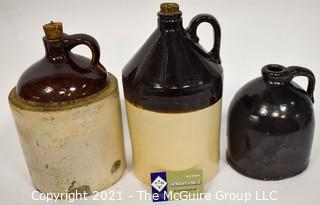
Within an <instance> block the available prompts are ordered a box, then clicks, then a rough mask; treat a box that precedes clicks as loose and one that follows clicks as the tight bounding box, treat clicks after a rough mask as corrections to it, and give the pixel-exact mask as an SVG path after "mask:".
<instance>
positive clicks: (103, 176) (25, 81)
mask: <svg viewBox="0 0 320 205" xmlns="http://www.w3.org/2000/svg"><path fill="white" fill-rule="evenodd" d="M44 31H45V34H46V35H45V37H44V38H43V42H44V46H45V50H46V55H45V57H43V58H42V59H41V60H39V61H38V62H36V63H35V64H33V65H32V66H31V67H29V68H28V69H27V70H26V71H25V72H24V73H23V74H22V76H21V77H20V79H19V81H18V83H17V86H16V87H15V88H13V89H12V90H11V92H10V94H9V102H10V107H11V110H12V114H13V116H14V119H15V123H16V127H17V130H18V134H19V137H20V143H21V147H22V149H23V153H24V156H25V159H26V162H27V165H28V168H29V172H30V175H31V178H32V182H33V185H34V186H35V188H36V189H37V190H39V191H41V192H45V193H56V194H60V195H57V196H59V198H64V196H66V195H64V194H70V193H75V192H77V193H80V194H81V193H83V194H91V193H93V192H94V191H100V190H102V189H105V188H106V187H108V186H110V185H112V184H114V183H115V182H116V181H117V180H118V179H119V178H120V177H121V175H122V173H123V171H124V169H125V165H126V162H125V158H124V146H123V134H122V121H121V113H120V103H119V94H118V85H117V80H116V78H115V77H114V76H113V75H112V74H111V73H107V72H106V70H105V68H104V67H103V66H102V65H101V64H100V63H99V58H100V50H99V45H98V43H97V41H96V40H95V39H94V38H93V37H91V36H89V35H86V34H75V35H67V34H65V33H63V31H62V24H61V23H58V22H51V23H49V24H47V25H45V26H44ZM80 44H84V45H87V46H88V47H89V48H90V49H91V51H92V59H91V60H89V59H87V58H85V57H82V56H79V55H76V54H73V53H72V52H71V49H72V48H73V47H75V46H77V45H80Z"/></svg>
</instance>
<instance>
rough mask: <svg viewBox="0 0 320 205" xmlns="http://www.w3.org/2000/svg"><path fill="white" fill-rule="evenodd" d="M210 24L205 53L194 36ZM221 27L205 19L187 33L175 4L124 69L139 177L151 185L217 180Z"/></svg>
mask: <svg viewBox="0 0 320 205" xmlns="http://www.w3.org/2000/svg"><path fill="white" fill-rule="evenodd" d="M202 22H207V23H209V24H211V26H212V27H213V30H214V46H213V48H212V49H211V50H210V51H209V52H206V51H205V50H204V49H202V48H201V46H200V45H199V43H198V41H199V39H198V37H197V35H196V31H197V27H198V26H199V24H200V23H202ZM219 49H220V27H219V24H218V22H217V20H216V19H215V18H214V17H213V16H211V15H207V14H200V15H198V16H196V17H194V18H193V19H192V20H191V22H190V25H189V27H188V28H187V29H184V28H183V26H182V18H181V11H180V10H179V6H178V5H177V4H174V3H164V4H162V5H161V10H160V12H159V13H158V27H157V28H156V30H155V31H154V32H153V34H152V35H151V36H150V37H149V39H148V40H147V42H146V43H145V44H144V45H143V46H142V48H141V49H140V50H139V51H138V52H137V54H136V55H135V56H134V57H133V58H132V59H131V60H130V62H129V63H128V64H127V65H126V66H125V68H124V69H123V76H122V80H123V89H124V95H125V100H126V110H127V115H128V124H129V130H130V135H131V141H132V148H133V167H134V171H135V174H136V176H137V177H138V178H139V179H140V180H141V181H142V182H144V183H146V184H148V183H150V173H151V172H155V171H166V170H169V171H180V170H188V169H201V170H203V179H204V181H205V182H206V181H208V180H209V179H211V178H213V177H214V176H215V174H216V172H217V169H218V162H219V135H220V113H221V97H222V81H223V76H222V75H223V74H222V67H221V65H220V56H219Z"/></svg>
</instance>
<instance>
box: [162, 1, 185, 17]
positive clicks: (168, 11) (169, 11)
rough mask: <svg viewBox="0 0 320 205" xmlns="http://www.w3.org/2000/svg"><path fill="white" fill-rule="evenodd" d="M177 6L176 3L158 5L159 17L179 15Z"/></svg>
mask: <svg viewBox="0 0 320 205" xmlns="http://www.w3.org/2000/svg"><path fill="white" fill-rule="evenodd" d="M180 13H181V11H180V10H179V4H177V3H162V4H161V5H160V14H161V15H175V14H180Z"/></svg>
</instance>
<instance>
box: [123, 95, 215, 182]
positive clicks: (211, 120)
mask: <svg viewBox="0 0 320 205" xmlns="http://www.w3.org/2000/svg"><path fill="white" fill-rule="evenodd" d="M126 108H127V114H128V123H129V130H130V135H131V141H132V148H133V167H134V171H135V174H136V176H137V177H138V178H139V179H140V180H141V181H142V182H144V183H145V184H150V173H151V172H157V171H168V170H169V171H182V170H188V169H201V170H202V171H203V180H204V182H208V181H209V180H210V179H212V178H213V177H214V176H215V175H216V173H217V170H218V164H219V146H220V140H219V139H220V116H221V100H219V101H218V102H216V103H215V104H213V105H211V106H209V107H207V108H204V109H201V110H196V111H192V112H186V113H160V112H154V111H149V110H145V109H142V108H139V107H136V106H135V105H133V104H131V103H130V102H128V101H126Z"/></svg>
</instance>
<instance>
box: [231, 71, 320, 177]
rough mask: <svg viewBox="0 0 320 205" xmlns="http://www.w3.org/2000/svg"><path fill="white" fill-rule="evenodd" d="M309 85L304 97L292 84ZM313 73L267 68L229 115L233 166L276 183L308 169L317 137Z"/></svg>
mask: <svg viewBox="0 0 320 205" xmlns="http://www.w3.org/2000/svg"><path fill="white" fill-rule="evenodd" d="M295 76H306V77H308V79H309V84H308V89H307V91H304V90H303V89H302V88H301V87H299V86H298V85H297V84H296V83H294V82H292V81H291V80H292V79H293V78H294V77H295ZM314 85H315V79H314V75H313V74H312V72H311V71H310V70H308V69H305V68H302V67H297V66H291V67H288V68H286V67H283V66H280V65H267V66H265V67H264V68H263V69H262V77H259V78H256V79H254V80H252V81H250V82H249V83H247V84H246V85H244V86H243V87H242V88H241V89H240V90H239V91H238V92H237V94H236V95H235V97H234V98H233V100H232V102H231V105H230V107H229V113H228V131H227V134H228V151H227V156H228V161H229V163H230V164H231V166H232V167H234V168H235V169H236V170H237V171H239V172H240V173H242V174H244V175H247V176H249V177H253V178H257V179H264V180H277V179H283V178H287V177H290V176H294V175H296V174H299V173H300V172H302V171H303V170H304V169H305V168H306V167H307V165H308V162H309V157H310V151H311V145H312V139H313V134H314V113H313V90H314Z"/></svg>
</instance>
